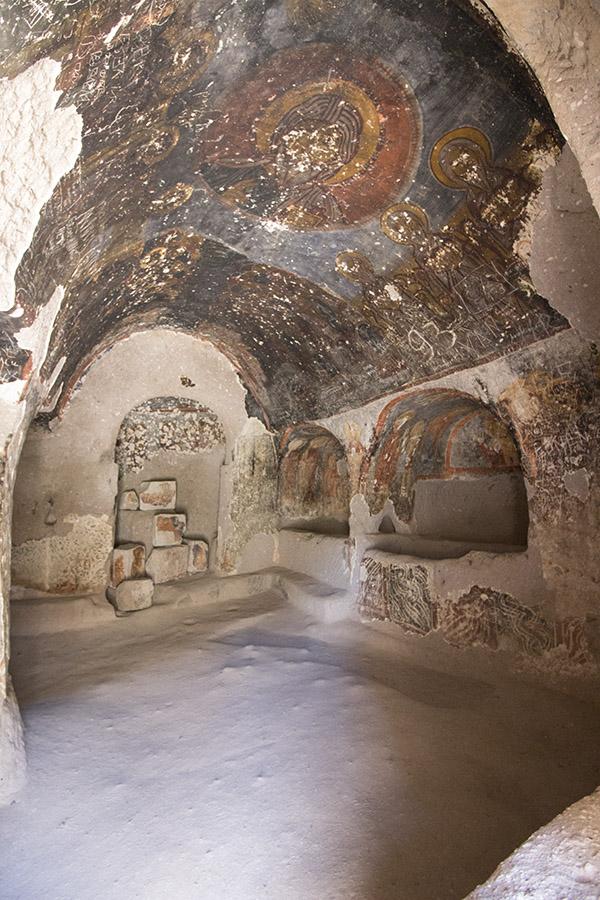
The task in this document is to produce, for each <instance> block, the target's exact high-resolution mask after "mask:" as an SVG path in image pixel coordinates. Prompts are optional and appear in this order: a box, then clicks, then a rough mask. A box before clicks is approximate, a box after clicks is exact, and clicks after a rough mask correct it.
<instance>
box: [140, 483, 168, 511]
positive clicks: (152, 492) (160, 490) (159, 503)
mask: <svg viewBox="0 0 600 900" xmlns="http://www.w3.org/2000/svg"><path fill="white" fill-rule="evenodd" d="M139 496H140V509H155V510H156V509H175V506H176V504H177V482H175V481H145V482H144V483H143V484H142V485H141V487H140V493H139Z"/></svg>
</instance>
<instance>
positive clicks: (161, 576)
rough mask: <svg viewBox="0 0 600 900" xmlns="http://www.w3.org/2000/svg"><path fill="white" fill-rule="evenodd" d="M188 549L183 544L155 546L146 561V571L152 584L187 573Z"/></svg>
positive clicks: (173, 579)
mask: <svg viewBox="0 0 600 900" xmlns="http://www.w3.org/2000/svg"><path fill="white" fill-rule="evenodd" d="M188 555H189V549H188V547H186V545H185V544H180V545H179V546H178V547H155V549H154V550H153V551H152V553H151V554H150V556H149V558H148V561H147V563H146V571H147V573H148V575H150V576H151V578H152V580H153V582H154V584H163V583H164V582H165V581H175V579H176V578H181V577H182V576H183V575H187V571H188Z"/></svg>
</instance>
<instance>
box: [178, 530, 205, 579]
mask: <svg viewBox="0 0 600 900" xmlns="http://www.w3.org/2000/svg"><path fill="white" fill-rule="evenodd" d="M183 543H184V544H186V545H187V547H188V573H189V574H190V575H196V574H200V573H203V572H206V571H207V569H208V544H207V543H206V541H202V540H200V539H197V538H184V541H183Z"/></svg>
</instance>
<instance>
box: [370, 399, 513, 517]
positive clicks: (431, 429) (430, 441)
mask: <svg viewBox="0 0 600 900" xmlns="http://www.w3.org/2000/svg"><path fill="white" fill-rule="evenodd" d="M519 470H520V460H519V453H518V450H517V447H516V445H515V443H514V440H513V438H512V435H511V434H510V432H509V430H508V428H507V427H506V425H505V424H504V423H503V422H502V421H501V420H500V419H498V418H497V417H496V416H495V415H494V414H493V413H492V412H491V411H490V410H489V409H487V407H485V406H483V404H482V403H480V402H479V401H478V400H476V399H475V398H473V397H470V396H468V395H466V394H461V393H460V392H458V391H453V390H446V389H442V388H437V389H431V390H426V391H417V392H415V393H413V394H409V395H407V396H404V397H399V398H397V399H395V400H392V401H391V403H389V404H388V405H387V406H386V407H385V408H384V409H383V411H382V413H381V415H380V416H379V419H378V421H377V424H376V426H375V433H374V437H373V442H372V445H371V448H370V450H369V452H368V454H367V456H366V457H365V460H364V463H363V472H362V484H363V487H364V489H365V492H366V496H367V498H368V501H369V505H370V507H371V511H372V512H374V513H375V512H379V511H380V510H381V509H383V507H384V505H385V502H386V500H387V499H390V500H391V501H392V502H393V504H394V509H395V511H396V515H397V516H398V517H399V518H401V519H404V520H406V521H408V520H409V519H410V517H411V515H412V510H413V500H414V487H415V483H416V482H417V481H418V480H419V479H424V478H452V477H453V476H457V475H467V476H490V475H496V474H499V473H511V472H518V471H519Z"/></svg>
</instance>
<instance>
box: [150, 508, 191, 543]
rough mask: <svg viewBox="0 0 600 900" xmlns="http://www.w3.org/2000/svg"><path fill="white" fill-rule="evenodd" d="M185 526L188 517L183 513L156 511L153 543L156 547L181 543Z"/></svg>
mask: <svg viewBox="0 0 600 900" xmlns="http://www.w3.org/2000/svg"><path fill="white" fill-rule="evenodd" d="M185 526H186V517H185V515H184V514H183V513H156V515H155V516H154V533H153V536H152V543H153V544H154V546H155V547H172V546H174V545H176V544H181V541H182V540H183V535H184V532H185Z"/></svg>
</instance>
